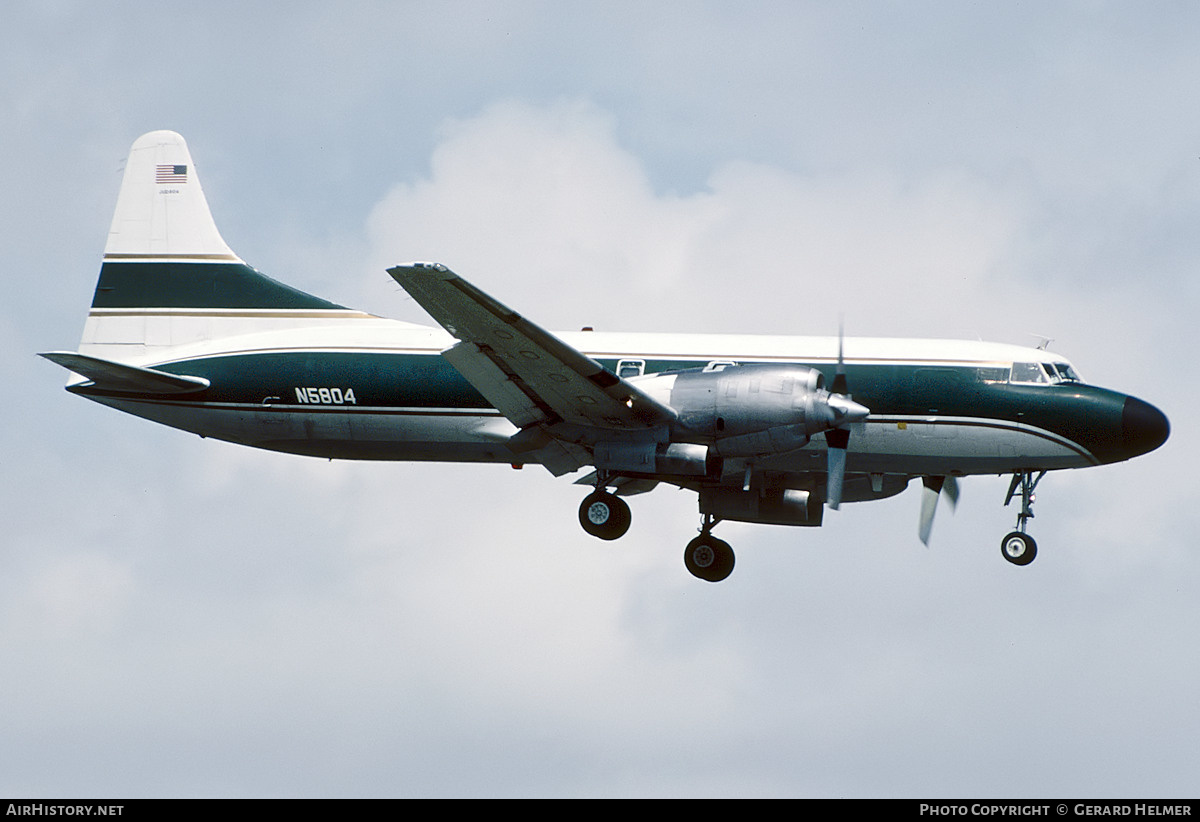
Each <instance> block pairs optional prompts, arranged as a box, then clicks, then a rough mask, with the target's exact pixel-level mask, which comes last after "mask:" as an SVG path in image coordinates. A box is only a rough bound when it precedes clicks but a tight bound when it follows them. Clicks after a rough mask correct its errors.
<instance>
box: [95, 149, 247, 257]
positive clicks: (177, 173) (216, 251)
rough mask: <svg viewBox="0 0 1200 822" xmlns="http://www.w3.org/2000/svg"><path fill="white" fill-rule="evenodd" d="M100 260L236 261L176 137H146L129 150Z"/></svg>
mask: <svg viewBox="0 0 1200 822" xmlns="http://www.w3.org/2000/svg"><path fill="white" fill-rule="evenodd" d="M104 257H105V259H106V260H114V261H116V260H144V259H148V258H154V259H172V258H173V259H189V260H226V261H230V262H240V260H238V257H237V255H235V254H234V253H233V251H232V250H231V249H230V248H229V246H228V245H226V243H225V241H224V240H223V239H221V234H220V233H219V232H218V231H217V226H216V224H215V223H214V222H213V218H212V214H211V213H210V212H209V210H208V202H207V201H206V200H205V199H204V190H203V189H202V188H201V187H200V178H199V177H197V176H196V167H195V166H194V165H193V164H192V156H191V154H190V153H189V152H188V147H187V143H186V142H184V139H183V137H181V136H180V135H178V134H176V133H175V132H173V131H152V132H150V133H149V134H144V135H142V136H141V137H139V138H138V140H137V142H135V143H134V144H133V148H132V149H130V152H129V160H128V162H127V163H126V164H125V177H124V179H123V180H122V182H121V193H120V195H119V196H118V197H117V211H116V214H115V215H113V221H112V227H111V228H110V229H109V232H108V243H107V245H105V247H104Z"/></svg>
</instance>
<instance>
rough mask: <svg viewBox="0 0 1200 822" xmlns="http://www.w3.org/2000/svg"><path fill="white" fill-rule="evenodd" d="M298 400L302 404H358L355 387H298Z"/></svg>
mask: <svg viewBox="0 0 1200 822" xmlns="http://www.w3.org/2000/svg"><path fill="white" fill-rule="evenodd" d="M296 402H298V403H300V404H302V405H357V404H358V399H357V398H356V397H355V396H354V389H353V388H314V387H311V386H309V387H306V388H297V389H296Z"/></svg>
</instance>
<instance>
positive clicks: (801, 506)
mask: <svg viewBox="0 0 1200 822" xmlns="http://www.w3.org/2000/svg"><path fill="white" fill-rule="evenodd" d="M700 513H701V514H707V515H710V516H713V517H716V518H717V519H729V520H736V521H738V522H762V523H767V524H769V525H807V526H810V527H813V528H815V527H817V526H819V525H820V524H821V520H822V519H823V517H824V514H825V505H824V503H822V501H821V500H820V499H819V498H817V497H816V496H815V495H813V494H810V493H809V492H808V491H797V490H794V489H791V488H781V489H775V490H771V491H767V492H765V493H764V492H760V491H757V490H754V489H753V488H752V489H750V490H747V491H743V490H741V489H740V488H701V489H700Z"/></svg>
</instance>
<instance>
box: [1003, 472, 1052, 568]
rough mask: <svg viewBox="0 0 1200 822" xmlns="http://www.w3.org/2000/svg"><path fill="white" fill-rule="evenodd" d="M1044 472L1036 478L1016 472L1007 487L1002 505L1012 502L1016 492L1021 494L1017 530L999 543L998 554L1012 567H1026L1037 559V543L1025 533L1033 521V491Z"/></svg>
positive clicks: (1029, 474)
mask: <svg viewBox="0 0 1200 822" xmlns="http://www.w3.org/2000/svg"><path fill="white" fill-rule="evenodd" d="M1044 476H1046V472H1045V471H1042V472H1041V473H1039V474H1038V475H1037V476H1036V477H1035V476H1034V475H1033V472H1032V471H1018V472H1017V473H1015V474H1013V478H1012V482H1011V483H1009V486H1008V496H1007V497H1006V498H1005V500H1004V504H1005V505H1008V504H1009V503H1010V502H1012V500H1013V497H1014V496H1016V494H1017V492H1018V491H1020V492H1021V511H1020V513H1018V514H1017V530H1015V531H1013V532H1011V533H1009V534H1008V536H1006V537H1005V538H1004V539H1003V540H1001V542H1000V553H1001V554H1002V555H1003V556H1004V558H1005V559H1006V560H1008V561H1009V562H1011V563H1012V564H1013V565H1028V564H1029V563H1031V562H1033V560H1034V559H1035V558H1036V557H1037V542H1036V541H1034V539H1033V537H1031V536H1029V534H1027V533H1025V530H1026V527H1027V524H1028V522H1029V520H1031V519H1033V503H1034V500H1035V499H1036V496H1035V495H1034V493H1033V491H1034V489H1035V488H1037V484H1038V483H1039V482H1041V480H1042V477H1044Z"/></svg>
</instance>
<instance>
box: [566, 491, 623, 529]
mask: <svg viewBox="0 0 1200 822" xmlns="http://www.w3.org/2000/svg"><path fill="white" fill-rule="evenodd" d="M632 521H633V515H632V514H630V512H629V505H628V504H626V502H625V500H623V499H621V498H620V497H618V496H616V495H615V494H609V493H607V492H605V491H596V492H595V493H592V494H589V495H588V496H586V497H584V500H583V502H582V503H581V504H580V506H579V524H580V525H582V526H583V530H585V531H587V532H588V533H589V534H591V535H592V536H594V537H599V538H600V539H620V538H621V537H623V536H625V532H626V531H628V530H629V524H630V523H631V522H632Z"/></svg>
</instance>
